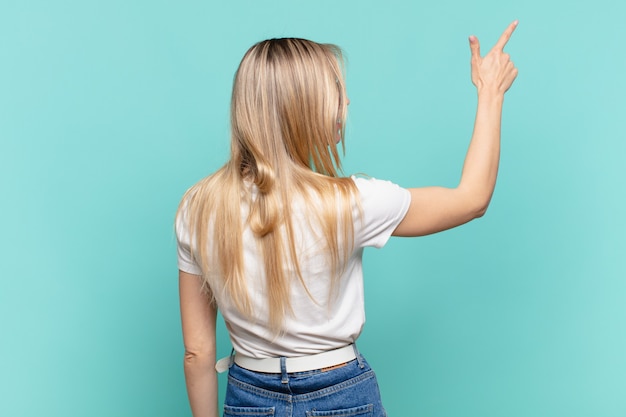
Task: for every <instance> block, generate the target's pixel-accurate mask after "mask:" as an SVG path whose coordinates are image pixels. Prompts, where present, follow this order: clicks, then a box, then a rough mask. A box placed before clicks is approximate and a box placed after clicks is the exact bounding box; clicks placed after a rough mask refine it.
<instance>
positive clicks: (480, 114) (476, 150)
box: [459, 90, 504, 211]
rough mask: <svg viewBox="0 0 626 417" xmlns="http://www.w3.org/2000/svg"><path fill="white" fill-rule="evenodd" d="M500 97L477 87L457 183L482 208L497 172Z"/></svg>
mask: <svg viewBox="0 0 626 417" xmlns="http://www.w3.org/2000/svg"><path fill="white" fill-rule="evenodd" d="M503 101H504V94H503V93H498V92H492V91H485V90H483V91H479V93H478V106H477V109H476V120H475V123H474V132H473V134H472V140H471V142H470V145H469V148H468V151H467V156H466V158H465V163H464V165H463V174H462V177H461V182H460V184H459V187H460V188H463V189H466V190H467V191H468V193H471V194H472V195H473V196H475V198H476V200H477V202H476V203H477V204H478V206H479V207H481V209H482V210H481V211H484V210H485V209H486V208H487V205H488V204H489V200H490V199H491V195H492V194H493V190H494V187H495V184H496V177H497V175H498V165H499V161H500V124H501V119H502V104H503Z"/></svg>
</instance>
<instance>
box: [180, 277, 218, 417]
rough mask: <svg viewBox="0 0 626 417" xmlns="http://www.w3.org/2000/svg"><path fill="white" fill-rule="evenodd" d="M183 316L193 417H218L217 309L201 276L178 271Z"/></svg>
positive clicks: (187, 373)
mask: <svg viewBox="0 0 626 417" xmlns="http://www.w3.org/2000/svg"><path fill="white" fill-rule="evenodd" d="M179 293H180V314H181V318H182V327H183V341H184V343H185V359H184V362H185V365H184V366H185V381H186V383H187V395H188V396H189V404H190V406H191V413H192V414H193V417H217V416H218V410H217V374H216V372H215V322H216V317H217V308H216V307H215V304H214V303H213V302H211V299H210V295H209V294H207V293H206V292H205V291H203V290H202V280H201V277H200V276H198V275H193V274H189V273H187V272H183V271H179Z"/></svg>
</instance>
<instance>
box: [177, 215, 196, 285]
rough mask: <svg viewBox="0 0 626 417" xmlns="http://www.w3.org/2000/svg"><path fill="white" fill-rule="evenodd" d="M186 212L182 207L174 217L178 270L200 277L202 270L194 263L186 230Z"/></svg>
mask: <svg viewBox="0 0 626 417" xmlns="http://www.w3.org/2000/svg"><path fill="white" fill-rule="evenodd" d="M185 219H186V211H185V209H184V207H183V209H181V210H180V211H179V212H178V215H177V216H176V222H175V227H176V249H177V252H178V269H180V270H181V271H183V272H187V273H190V274H194V275H202V269H201V268H200V266H199V265H198V264H197V263H196V261H195V259H194V257H193V254H192V252H191V243H190V236H189V230H188V228H187V222H186V221H185Z"/></svg>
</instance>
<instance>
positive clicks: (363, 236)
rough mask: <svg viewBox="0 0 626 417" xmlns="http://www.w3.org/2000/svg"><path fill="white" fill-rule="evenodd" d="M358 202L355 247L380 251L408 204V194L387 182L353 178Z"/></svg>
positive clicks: (404, 213) (402, 216) (405, 190)
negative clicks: (359, 210)
mask: <svg viewBox="0 0 626 417" xmlns="http://www.w3.org/2000/svg"><path fill="white" fill-rule="evenodd" d="M352 179H353V181H354V182H355V184H356V186H357V188H358V190H359V196H360V198H361V215H360V217H359V221H356V222H355V225H354V237H355V245H356V246H358V247H367V246H373V247H376V248H381V247H383V246H384V245H385V244H386V243H387V241H388V240H389V238H390V237H391V234H392V233H393V231H394V230H395V229H396V227H398V225H399V224H400V222H402V219H404V216H405V215H406V213H407V211H408V210H409V205H410V204H411V193H410V192H409V191H408V190H407V189H405V188H402V187H400V186H399V185H397V184H394V183H393V182H390V181H383V180H378V179H375V178H360V177H352Z"/></svg>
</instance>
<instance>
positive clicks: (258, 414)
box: [224, 405, 274, 417]
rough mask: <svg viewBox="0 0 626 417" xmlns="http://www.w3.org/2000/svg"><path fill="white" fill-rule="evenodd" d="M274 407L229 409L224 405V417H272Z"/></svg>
mask: <svg viewBox="0 0 626 417" xmlns="http://www.w3.org/2000/svg"><path fill="white" fill-rule="evenodd" d="M273 415H274V407H231V406H229V405H224V417H246V416H254V417H263V416H266V417H268V416H273Z"/></svg>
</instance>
